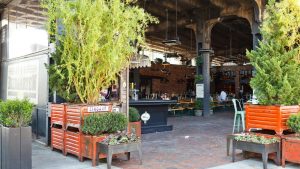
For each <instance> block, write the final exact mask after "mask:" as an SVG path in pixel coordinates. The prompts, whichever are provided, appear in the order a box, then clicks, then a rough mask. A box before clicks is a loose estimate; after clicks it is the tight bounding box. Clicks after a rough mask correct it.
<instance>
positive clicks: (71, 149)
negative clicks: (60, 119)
mask: <svg viewBox="0 0 300 169" xmlns="http://www.w3.org/2000/svg"><path fill="white" fill-rule="evenodd" d="M80 135H81V134H80V132H73V131H65V155H67V154H68V153H70V154H73V155H76V156H77V157H78V159H79V160H80V161H82V157H81V147H80V143H81V138H80Z"/></svg>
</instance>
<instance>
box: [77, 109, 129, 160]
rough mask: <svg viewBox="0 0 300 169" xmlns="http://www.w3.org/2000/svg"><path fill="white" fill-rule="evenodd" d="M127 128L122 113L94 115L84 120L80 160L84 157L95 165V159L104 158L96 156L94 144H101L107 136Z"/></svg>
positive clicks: (101, 155) (125, 119)
mask: <svg viewBox="0 0 300 169" xmlns="http://www.w3.org/2000/svg"><path fill="white" fill-rule="evenodd" d="M126 127H127V118H126V116H125V115H124V114H123V113H114V112H107V113H94V114H91V115H89V116H87V117H85V119H84V123H83V125H82V128H81V129H82V132H83V133H84V134H83V135H81V158H83V157H86V158H89V159H92V161H93V166H95V165H96V164H95V163H96V159H97V158H105V157H106V156H105V155H103V154H100V155H99V157H97V156H96V154H97V153H96V144H97V142H101V141H103V140H104V139H106V137H107V136H108V135H109V134H112V133H113V134H114V133H117V132H118V131H123V130H125V129H126Z"/></svg>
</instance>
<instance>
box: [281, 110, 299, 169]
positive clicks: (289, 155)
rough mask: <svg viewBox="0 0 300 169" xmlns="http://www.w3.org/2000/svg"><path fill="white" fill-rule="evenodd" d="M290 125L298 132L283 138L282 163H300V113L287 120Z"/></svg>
mask: <svg viewBox="0 0 300 169" xmlns="http://www.w3.org/2000/svg"><path fill="white" fill-rule="evenodd" d="M287 125H288V127H289V128H290V129H291V130H292V131H294V132H295V133H296V134H289V135H286V136H284V137H283V138H282V165H283V166H285V161H290V162H294V163H300V155H299V152H300V113H298V114H292V115H291V116H290V117H289V119H288V120H287Z"/></svg>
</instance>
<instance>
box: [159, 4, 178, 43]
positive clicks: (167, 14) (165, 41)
mask: <svg viewBox="0 0 300 169" xmlns="http://www.w3.org/2000/svg"><path fill="white" fill-rule="evenodd" d="M177 12H178V10H177V0H176V14H175V15H176V18H175V33H176V37H175V39H168V29H169V13H168V9H166V18H167V29H166V40H164V41H163V42H162V43H163V44H165V45H168V46H175V45H180V44H181V42H180V41H179V37H178V33H177Z"/></svg>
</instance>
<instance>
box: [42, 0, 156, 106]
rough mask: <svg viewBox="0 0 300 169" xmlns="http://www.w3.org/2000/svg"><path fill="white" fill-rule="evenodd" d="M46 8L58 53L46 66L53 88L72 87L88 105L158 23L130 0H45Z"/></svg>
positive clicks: (50, 30)
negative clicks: (146, 33)
mask: <svg viewBox="0 0 300 169" xmlns="http://www.w3.org/2000/svg"><path fill="white" fill-rule="evenodd" d="M43 7H44V8H45V9H46V10H47V13H46V15H47V16H48V32H49V34H50V37H55V39H56V46H57V47H56V52H55V54H54V55H59V62H56V64H53V65H50V66H48V68H49V76H50V84H51V88H52V89H55V90H57V91H58V92H60V91H61V92H66V93H67V94H65V95H66V97H70V96H71V95H72V94H74V93H73V91H74V92H75V93H76V95H77V97H78V98H79V100H80V101H81V102H82V103H89V104H95V103H97V102H98V98H99V91H100V90H101V89H105V88H108V87H109V86H110V85H111V83H112V82H113V81H115V80H116V78H117V76H118V74H119V72H120V71H121V70H122V69H124V68H126V67H127V66H129V60H130V58H131V56H132V55H133V54H134V52H135V51H136V47H137V46H138V45H145V29H146V28H147V26H148V24H149V23H152V22H158V21H157V20H156V19H155V18H154V17H152V16H151V15H149V14H148V13H146V12H145V11H144V10H143V9H141V8H139V7H137V6H135V5H134V4H133V2H132V1H131V0H127V1H121V0H76V1H65V0H44V1H43ZM54 77H55V78H54ZM57 79H60V81H58V80H57ZM51 81H52V82H51ZM58 82H61V83H58ZM59 89H61V90H59ZM58 94H60V93H58Z"/></svg>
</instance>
